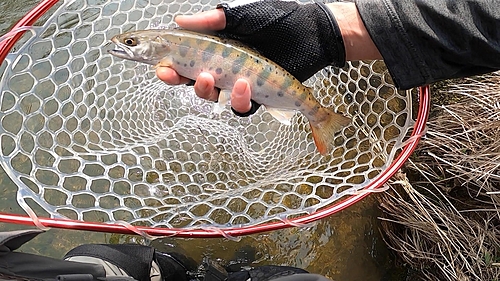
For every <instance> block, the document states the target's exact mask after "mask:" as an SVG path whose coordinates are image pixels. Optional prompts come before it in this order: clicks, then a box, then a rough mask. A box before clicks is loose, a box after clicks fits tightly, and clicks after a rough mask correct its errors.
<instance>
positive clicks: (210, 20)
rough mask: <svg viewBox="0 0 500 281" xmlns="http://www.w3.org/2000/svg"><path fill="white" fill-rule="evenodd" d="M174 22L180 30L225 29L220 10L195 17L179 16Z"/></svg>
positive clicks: (223, 18)
mask: <svg viewBox="0 0 500 281" xmlns="http://www.w3.org/2000/svg"><path fill="white" fill-rule="evenodd" d="M175 22H177V24H178V25H179V26H180V27H182V28H186V29H190V30H195V31H204V30H222V29H224V28H225V27H226V15H225V14H224V11H223V10H222V9H215V10H210V11H206V12H201V13H199V14H195V15H179V16H176V17H175Z"/></svg>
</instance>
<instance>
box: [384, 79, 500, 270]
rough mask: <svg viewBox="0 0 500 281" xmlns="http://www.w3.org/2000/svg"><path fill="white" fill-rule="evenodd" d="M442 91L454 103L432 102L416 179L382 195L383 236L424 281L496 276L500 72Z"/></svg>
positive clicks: (416, 159)
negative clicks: (441, 103)
mask: <svg viewBox="0 0 500 281" xmlns="http://www.w3.org/2000/svg"><path fill="white" fill-rule="evenodd" d="M447 93H448V94H449V95H453V96H454V97H456V98H453V99H451V100H459V102H456V103H453V104H449V105H440V106H437V107H435V108H434V110H438V111H437V112H436V111H434V114H433V117H432V118H431V119H429V123H428V131H427V134H426V138H425V139H424V140H423V141H422V143H421V145H420V147H419V148H418V150H417V151H416V153H415V155H414V157H412V162H411V165H409V168H410V169H411V170H412V172H417V173H413V174H417V175H416V176H415V180H413V177H412V184H410V183H409V181H408V180H407V179H406V177H405V176H403V175H401V174H400V175H399V178H397V184H395V186H398V188H396V189H394V190H393V192H389V193H387V194H385V196H383V197H382V198H381V200H380V201H381V206H382V208H383V210H384V211H385V214H386V215H385V217H384V218H383V220H384V230H385V231H384V232H385V234H386V242H387V243H388V244H389V246H390V247H392V248H393V249H394V250H395V251H396V252H397V253H399V256H400V257H401V258H402V259H403V261H404V262H405V263H407V264H408V265H410V266H411V267H412V268H413V269H415V270H417V271H419V272H421V274H420V277H421V278H422V279H424V280H500V267H499V264H498V262H499V261H500V235H499V234H500V233H499V232H500V230H499V229H500V228H499V226H500V215H499V212H498V209H497V206H498V203H500V201H499V200H500V72H499V73H493V74H490V75H486V76H482V77H480V78H469V79H464V80H462V81H461V82H460V83H459V84H455V85H452V86H450V87H449V88H447ZM393 185H394V184H393ZM412 185H413V186H412ZM396 190H397V191H396Z"/></svg>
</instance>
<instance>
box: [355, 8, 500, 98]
mask: <svg viewBox="0 0 500 281" xmlns="http://www.w3.org/2000/svg"><path fill="white" fill-rule="evenodd" d="M356 6H357V8H358V11H359V14H360V15H361V19H362V20H363V23H364V26H365V27H366V30H367V31H368V33H369V34H370V35H371V38H372V40H373V42H374V43H375V45H376V46H377V48H378V50H379V52H380V54H381V55H382V57H383V59H384V61H385V63H386V65H387V67H388V69H389V71H390V73H391V75H392V77H393V78H394V81H395V83H396V84H397V86H399V87H400V88H403V89H408V88H411V87H415V86H420V85H423V84H429V83H433V82H436V81H439V80H443V79H449V78H457V77H465V76H470V75H477V74H482V73H486V72H491V71H495V70H498V69H500V29H499V28H498V27H499V26H500V5H499V4H498V2H497V1H494V0H460V1H459V0H420V1H415V0H356Z"/></svg>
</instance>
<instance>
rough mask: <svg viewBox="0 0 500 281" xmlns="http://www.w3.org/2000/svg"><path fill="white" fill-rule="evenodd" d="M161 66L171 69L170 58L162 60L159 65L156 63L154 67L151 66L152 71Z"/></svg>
mask: <svg viewBox="0 0 500 281" xmlns="http://www.w3.org/2000/svg"><path fill="white" fill-rule="evenodd" d="M162 66H164V67H171V66H172V60H171V59H170V58H164V59H162V60H161V61H160V62H159V63H157V64H156V65H155V66H153V69H157V68H158V67H162Z"/></svg>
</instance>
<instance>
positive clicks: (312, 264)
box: [0, 0, 392, 281]
mask: <svg viewBox="0 0 500 281" xmlns="http://www.w3.org/2000/svg"><path fill="white" fill-rule="evenodd" d="M37 3H38V1H35V0H28V1H22V2H21V1H16V0H2V1H1V3H0V19H2V21H0V35H1V34H3V33H5V32H6V31H7V30H8V28H9V27H10V26H12V25H13V24H14V22H15V21H16V20H18V19H19V18H20V17H22V16H23V15H24V14H25V13H26V12H27V11H28V10H29V8H30V7H34V6H35V5H36V4H37ZM0 192H1V194H2V197H1V198H0V211H1V212H7V213H19V214H23V211H22V209H21V208H20V207H19V206H18V205H17V203H16V200H15V193H16V186H15V185H14V184H13V183H12V181H10V179H9V178H8V176H7V175H6V173H5V171H4V170H3V169H0ZM375 196H376V195H372V196H370V197H369V198H368V199H365V200H364V201H362V202H361V203H358V204H356V205H355V206H353V207H350V208H349V209H347V210H345V211H342V212H341V213H338V214H335V215H333V216H331V217H329V218H327V219H324V220H321V221H319V222H317V223H316V224H314V225H312V226H309V227H304V228H290V229H284V230H279V231H274V232H271V233H264V234H258V235H250V236H247V237H244V238H242V239H241V240H240V241H238V242H235V241H228V240H226V239H179V238H168V239H161V240H156V241H154V242H153V243H152V246H154V247H156V248H157V249H159V250H160V251H181V252H183V253H184V254H186V255H188V256H190V257H192V258H193V259H195V260H196V261H198V262H199V261H201V259H202V258H203V257H206V256H208V257H211V258H213V259H219V260H220V261H221V262H229V261H231V260H233V259H234V252H236V251H237V250H239V249H243V248H245V249H247V250H245V251H246V252H247V254H248V255H249V256H248V258H249V259H251V261H253V265H263V264H276V265H288V266H296V267H300V268H304V269H306V270H308V271H310V272H314V273H319V274H323V275H326V276H328V277H329V278H331V279H333V280H344V281H355V280H366V281H372V280H373V281H375V280H388V279H387V278H388V277H387V276H389V275H391V272H392V265H391V259H390V258H391V255H390V252H389V250H388V249H387V248H386V247H385V244H384V242H383V241H382V238H381V236H380V234H379V230H378V229H379V223H380V222H379V220H378V219H377V216H378V215H380V213H379V211H378V208H377V202H376V200H374V199H375V198H374V197H375ZM21 228H26V227H25V226H18V225H10V224H0V230H12V229H21ZM122 242H142V239H140V238H137V237H131V236H125V235H116V234H104V233H89V232H82V231H69V230H56V229H53V230H50V231H49V232H48V233H46V234H44V235H40V236H39V237H38V238H36V239H35V240H33V241H31V242H29V243H28V244H26V245H25V246H23V247H22V248H21V250H22V251H24V252H30V253H35V254H42V255H47V256H51V257H55V258H59V257H61V256H62V255H63V254H64V253H65V252H67V251H68V250H69V249H71V248H73V247H75V246H77V245H78V244H81V243H122ZM249 248H251V249H253V251H249V250H248V249H249ZM250 252H254V255H250V254H249V253H250Z"/></svg>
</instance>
